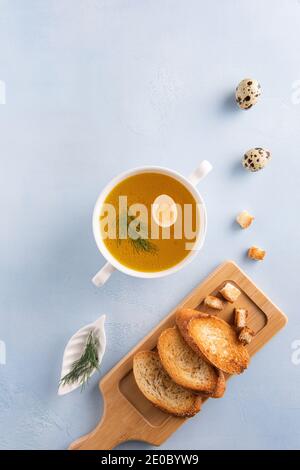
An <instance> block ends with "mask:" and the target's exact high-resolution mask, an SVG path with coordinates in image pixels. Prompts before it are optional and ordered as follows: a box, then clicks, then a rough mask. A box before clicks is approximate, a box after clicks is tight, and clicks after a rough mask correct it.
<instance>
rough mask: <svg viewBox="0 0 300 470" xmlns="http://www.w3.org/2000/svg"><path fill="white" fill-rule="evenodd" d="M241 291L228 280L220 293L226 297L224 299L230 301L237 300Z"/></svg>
mask: <svg viewBox="0 0 300 470" xmlns="http://www.w3.org/2000/svg"><path fill="white" fill-rule="evenodd" d="M240 293H241V291H240V290H239V289H238V288H237V287H235V286H234V285H233V284H231V283H230V282H227V283H226V284H225V286H224V287H223V289H221V290H220V294H222V296H223V297H224V299H226V300H228V302H231V303H233V302H235V301H236V300H237V298H238V297H239V295H240Z"/></svg>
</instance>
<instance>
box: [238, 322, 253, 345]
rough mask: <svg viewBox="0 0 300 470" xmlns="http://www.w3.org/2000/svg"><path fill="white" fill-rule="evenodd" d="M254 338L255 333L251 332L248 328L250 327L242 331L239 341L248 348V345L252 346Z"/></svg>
mask: <svg viewBox="0 0 300 470" xmlns="http://www.w3.org/2000/svg"><path fill="white" fill-rule="evenodd" d="M253 336H254V331H253V330H251V328H248V326H245V327H244V328H242V329H241V331H240V333H239V336H238V338H239V341H240V342H241V343H242V344H243V345H244V346H246V344H250V343H251V341H252V339H253Z"/></svg>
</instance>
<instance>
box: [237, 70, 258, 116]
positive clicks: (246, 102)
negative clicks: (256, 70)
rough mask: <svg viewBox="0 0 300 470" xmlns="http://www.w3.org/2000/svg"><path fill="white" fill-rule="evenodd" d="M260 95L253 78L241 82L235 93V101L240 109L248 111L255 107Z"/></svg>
mask: <svg viewBox="0 0 300 470" xmlns="http://www.w3.org/2000/svg"><path fill="white" fill-rule="evenodd" d="M260 95H261V86H260V84H259V83H258V81H257V80H254V79H253V78H245V79H244V80H242V81H241V82H240V83H239V84H238V86H237V87H236V91H235V100H236V102H237V104H238V106H239V107H240V108H241V109H250V108H252V106H253V105H255V104H256V103H257V101H258V99H259V97H260Z"/></svg>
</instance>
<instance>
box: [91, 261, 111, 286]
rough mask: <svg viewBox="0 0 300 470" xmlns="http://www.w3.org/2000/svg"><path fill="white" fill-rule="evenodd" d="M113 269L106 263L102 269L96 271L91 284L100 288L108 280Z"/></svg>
mask: <svg viewBox="0 0 300 470" xmlns="http://www.w3.org/2000/svg"><path fill="white" fill-rule="evenodd" d="M115 269H116V268H115V267H114V266H113V265H112V264H110V263H109V262H107V263H106V264H105V265H104V266H103V268H101V269H100V271H98V272H97V274H95V276H94V277H93V279H92V282H93V284H95V286H96V287H102V286H103V285H104V284H105V283H106V281H107V280H108V279H109V278H110V276H111V275H112V273H113V272H114V271H115Z"/></svg>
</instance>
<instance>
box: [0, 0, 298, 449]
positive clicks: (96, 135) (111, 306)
mask: <svg viewBox="0 0 300 470" xmlns="http://www.w3.org/2000/svg"><path fill="white" fill-rule="evenodd" d="M299 57H300V2H299V1H296V0H289V1H288V2H287V1H282V0H264V1H262V0H252V1H251V2H248V1H245V0H243V1H241V0H239V1H234V0H227V1H226V2H224V1H221V0H219V1H217V0H210V1H204V0H203V1H199V0H172V1H171V0H170V1H169V0H152V1H146V0H42V1H39V0H26V1H22V0H18V1H17V0H0V80H3V81H5V83H6V104H5V105H0V164H1V168H0V196H1V197H0V217H1V219H0V220H1V232H0V252H1V262H0V307H1V311H0V319H1V322H0V340H3V341H5V343H6V347H7V364H6V365H5V366H4V365H0V448H1V449H11V448H21V449H32V448H36V449H46V448H51V449H52V448H55V449H63V448H66V447H67V446H68V444H69V443H70V442H71V441H73V440H74V439H75V438H77V437H79V436H80V435H82V434H84V433H86V432H88V431H89V430H91V429H92V428H93V427H94V426H95V424H96V423H97V422H98V420H99V418H100V416H101V413H102V400H101V397H100V395H99V393H98V389H97V381H98V377H94V378H93V380H92V381H91V384H90V386H89V387H88V389H87V390H86V391H85V392H84V393H82V394H81V393H80V392H79V391H76V392H74V393H72V394H71V395H68V396H65V397H58V396H57V394H56V392H57V383H58V379H59V374H60V368H61V359H62V354H63V350H64V347H65V344H66V342H67V340H68V339H69V337H70V336H71V335H72V334H73V333H74V332H75V331H76V330H77V329H78V328H80V327H81V326H83V325H85V324H86V323H88V322H90V321H92V320H94V319H96V318H97V317H98V316H99V315H100V314H101V313H106V314H107V324H106V331H107V337H108V348H107V351H106V354H105V357H104V361H103V367H102V374H104V373H105V372H106V371H108V370H109V369H110V368H111V367H112V366H113V365H114V364H115V363H116V362H117V361H118V360H119V359H121V358H122V357H123V355H124V354H125V353H127V352H128V351H129V349H130V348H131V347H132V346H134V345H135V344H136V343H137V342H138V341H139V340H140V339H141V338H142V337H143V336H144V335H145V334H146V333H147V332H148V331H149V330H150V329H151V328H152V327H154V326H155V325H156V324H157V322H158V321H159V320H160V319H161V318H163V317H164V316H165V315H166V314H167V313H168V312H169V310H170V309H171V308H172V307H174V306H175V305H176V304H177V303H178V302H179V301H180V300H181V299H182V297H183V296H185V295H186V294H187V293H188V292H189V290H191V289H192V288H193V287H194V286H195V285H196V284H197V283H199V281H200V280H201V279H203V278H204V277H205V276H206V275H207V274H208V273H209V272H210V271H211V270H212V269H214V268H215V267H216V266H217V265H218V264H219V263H220V262H222V261H224V260H225V259H229V258H232V259H233V260H235V261H236V262H237V263H238V264H240V265H241V266H242V268H244V269H245V270H246V272H247V273H248V274H249V275H250V277H252V278H253V279H254V280H255V281H256V282H257V283H258V285H259V286H260V287H261V288H262V289H263V290H265V292H266V293H267V294H268V295H269V296H270V297H271V298H272V300H273V301H274V302H275V303H277V304H278V305H279V306H280V307H281V308H282V309H283V310H284V311H285V312H286V314H287V315H288V316H289V319H290V321H289V325H288V327H287V328H286V329H285V330H284V331H282V332H281V333H280V334H279V335H278V336H277V337H276V338H275V339H274V340H272V342H271V343H269V344H268V345H267V346H266V347H265V348H264V349H263V350H262V351H261V352H260V353H259V354H258V355H257V356H256V357H255V358H254V359H253V362H252V365H251V367H250V369H249V370H248V371H247V372H246V373H245V374H244V375H243V376H241V377H238V378H235V379H233V380H231V381H230V384H229V385H228V390H227V393H226V395H225V397H224V398H223V399H222V400H210V401H209V402H208V403H207V404H206V405H205V407H204V408H203V411H202V412H201V413H200V414H199V415H198V416H197V417H195V418H193V419H191V420H190V421H189V422H188V423H187V424H185V426H183V427H182V428H181V429H180V430H179V431H178V432H177V433H176V434H174V435H173V436H172V437H171V438H170V439H169V440H168V441H167V442H166V443H165V444H164V446H163V447H164V448H168V449H177V448H180V449H193V448H194V449H217V448H225V449H228V448H236V449H237V448H275V449H276V448H297V447H299V442H300V426H299V422H300V393H299V390H300V365H299V366H296V365H294V364H293V363H292V361H291V355H292V348H291V344H292V342H293V341H294V340H295V339H300V314H299V301H300V300H299V299H300V297H299V261H300V257H299V232H300V230H299V228H300V225H299V220H300V219H299V203H300V200H299V199H300V198H299V183H300V178H299V176H300V157H299V147H300V132H299V126H300V104H298V101H299V100H298V99H297V96H296V97H295V96H294V98H293V86H299V83H298V85H297V80H299V79H300V69H299ZM248 76H250V77H254V78H257V79H258V80H260V82H261V84H262V87H263V95H262V98H261V101H260V103H259V104H258V105H257V106H256V107H255V108H253V109H252V110H250V111H249V112H243V111H239V109H238V108H237V107H236V106H235V104H234V102H233V98H232V94H233V91H234V88H235V85H236V84H237V83H238V82H239V80H240V79H242V78H245V77H248ZM296 94H297V93H296ZM298 95H299V94H298ZM253 146H265V147H267V148H270V150H271V151H272V153H273V160H272V162H271V163H270V165H269V167H268V168H267V169H266V170H265V171H262V172H260V173H259V174H249V173H247V172H246V171H244V170H243V169H242V168H241V166H240V163H239V162H240V159H241V156H242V154H243V152H244V151H245V150H247V149H248V148H250V147H253ZM203 158H207V159H208V160H210V161H211V162H212V163H213V165H214V172H213V173H212V174H211V175H210V177H209V178H207V180H205V182H203V183H202V184H201V186H200V190H201V192H202V194H203V196H204V198H205V200H206V203H207V207H208V215H209V227H208V235H207V240H206V244H205V247H204V249H203V251H202V252H201V253H200V254H199V256H198V258H197V259H196V261H194V262H193V263H192V264H191V265H189V266H188V267H187V268H186V269H184V270H182V271H181V272H180V273H177V274H175V275H173V276H172V277H169V278H165V279H162V280H153V281H146V280H138V279H133V278H130V277H126V276H125V275H122V274H119V273H115V274H114V275H113V277H112V278H111V280H110V281H109V282H108V284H107V285H106V286H105V287H104V288H102V289H100V290H97V289H96V288H94V287H93V285H92V284H91V282H90V278H91V276H92V275H93V274H94V273H95V272H96V271H97V269H98V268H99V267H100V266H101V265H102V264H103V259H102V257H101V255H100V254H99V252H98V251H97V248H96V245H95V243H94V240H93V236H92V230H91V214H92V209H93V205H94V202H95V200H96V198H97V196H98V193H99V192H100V191H101V189H102V187H103V186H104V185H105V184H106V183H107V182H108V181H109V180H110V179H111V178H112V177H113V176H115V175H116V174H118V173H119V172H121V171H123V170H125V169H127V168H130V167H134V166H138V165H143V164H160V165H164V166H169V167H172V168H174V169H176V170H178V171H180V172H182V173H183V174H189V173H190V171H191V170H192V169H193V168H194V167H195V166H197V164H198V163H199V162H200V161H201V160H202V159H203ZM244 208H246V209H248V210H249V211H250V212H252V213H253V214H254V215H255V216H256V220H255V223H254V224H253V226H252V227H251V228H250V229H249V230H248V231H242V230H239V229H238V227H236V225H235V224H234V218H235V216H236V214H237V213H238V212H239V211H240V210H242V209H244ZM253 243H254V244H255V243H257V244H258V245H261V246H262V247H265V248H266V250H267V257H266V259H265V261H264V262H263V263H261V264H259V263H253V262H250V261H248V260H247V259H246V257H245V251H246V249H247V248H248V246H249V245H251V244H253ZM120 448H123V449H126V448H147V446H146V445H145V444H142V443H128V444H123V445H122V446H120Z"/></svg>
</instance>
